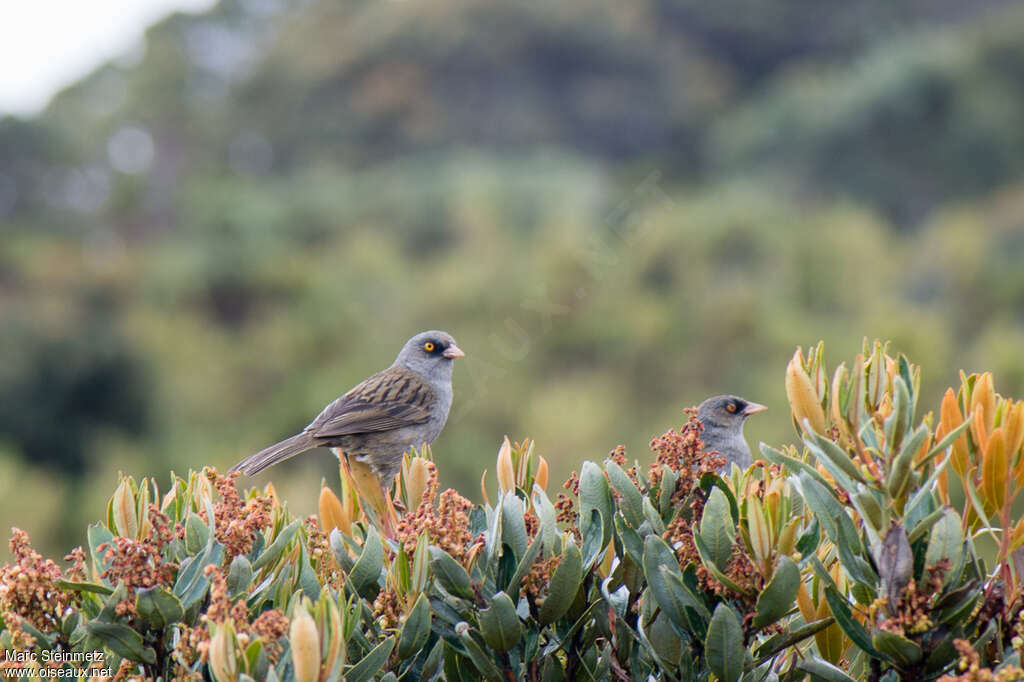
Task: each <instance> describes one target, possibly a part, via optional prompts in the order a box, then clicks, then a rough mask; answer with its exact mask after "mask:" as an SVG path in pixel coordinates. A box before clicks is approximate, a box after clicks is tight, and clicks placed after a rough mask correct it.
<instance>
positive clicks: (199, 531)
mask: <svg viewBox="0 0 1024 682" xmlns="http://www.w3.org/2000/svg"><path fill="white" fill-rule="evenodd" d="M209 539H210V527H209V526H207V525H206V524H205V523H203V520H202V519H201V518H199V516H198V515H197V514H194V513H192V512H189V513H188V517H187V518H186V519H185V551H186V552H188V553H189V554H197V553H199V552H200V551H202V549H203V547H205V546H206V542H207V540H209Z"/></svg>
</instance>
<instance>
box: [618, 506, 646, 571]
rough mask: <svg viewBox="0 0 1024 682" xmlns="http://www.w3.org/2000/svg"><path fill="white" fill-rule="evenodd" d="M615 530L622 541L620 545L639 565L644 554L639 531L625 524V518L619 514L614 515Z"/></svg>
mask: <svg viewBox="0 0 1024 682" xmlns="http://www.w3.org/2000/svg"><path fill="white" fill-rule="evenodd" d="M615 532H616V533H618V535H619V540H621V541H622V546H623V547H624V548H625V549H626V554H628V555H629V557H630V558H631V559H632V560H633V563H635V564H636V565H637V566H639V565H641V564H642V563H643V556H644V541H643V539H642V538H641V537H640V534H639V533H637V532H636V531H635V530H633V528H631V527H630V526H629V525H627V524H626V520H625V519H623V518H622V515H621V514H616V515H615Z"/></svg>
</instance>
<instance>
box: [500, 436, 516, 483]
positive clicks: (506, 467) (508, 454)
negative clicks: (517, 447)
mask: <svg viewBox="0 0 1024 682" xmlns="http://www.w3.org/2000/svg"><path fill="white" fill-rule="evenodd" d="M498 487H499V488H500V489H501V490H502V491H508V490H515V489H516V470H515V467H514V466H513V465H512V443H510V442H509V441H508V436H505V440H504V441H503V442H502V444H501V448H500V449H499V450H498Z"/></svg>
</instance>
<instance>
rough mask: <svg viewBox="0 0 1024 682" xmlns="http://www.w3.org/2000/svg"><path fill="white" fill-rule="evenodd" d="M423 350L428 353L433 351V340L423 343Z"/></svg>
mask: <svg viewBox="0 0 1024 682" xmlns="http://www.w3.org/2000/svg"><path fill="white" fill-rule="evenodd" d="M423 350H425V351H427V352H428V353H433V352H434V342H433V341H427V342H426V343H425V344H423Z"/></svg>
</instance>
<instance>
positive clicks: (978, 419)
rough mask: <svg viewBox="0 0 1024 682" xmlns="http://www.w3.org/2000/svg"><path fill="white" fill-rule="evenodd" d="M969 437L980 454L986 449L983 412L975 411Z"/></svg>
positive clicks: (986, 433) (986, 441)
mask: <svg viewBox="0 0 1024 682" xmlns="http://www.w3.org/2000/svg"><path fill="white" fill-rule="evenodd" d="M971 435H972V436H974V442H975V444H976V445H977V446H978V450H979V451H980V452H984V451H985V450H986V449H987V447H988V429H986V428H985V415H984V413H983V410H975V411H974V418H973V419H971Z"/></svg>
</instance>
